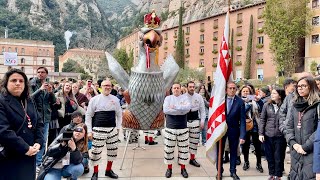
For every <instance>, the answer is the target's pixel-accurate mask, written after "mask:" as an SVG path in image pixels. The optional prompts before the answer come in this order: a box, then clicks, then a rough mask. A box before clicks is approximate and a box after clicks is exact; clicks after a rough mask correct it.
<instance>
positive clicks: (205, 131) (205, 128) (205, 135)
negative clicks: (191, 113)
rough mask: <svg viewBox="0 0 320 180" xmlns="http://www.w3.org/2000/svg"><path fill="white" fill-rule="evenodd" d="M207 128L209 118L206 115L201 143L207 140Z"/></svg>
mask: <svg viewBox="0 0 320 180" xmlns="http://www.w3.org/2000/svg"><path fill="white" fill-rule="evenodd" d="M207 129H208V118H207V117H206V119H205V121H204V127H203V129H202V130H201V143H202V144H204V143H206V142H207Z"/></svg>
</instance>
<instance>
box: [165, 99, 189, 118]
mask: <svg viewBox="0 0 320 180" xmlns="http://www.w3.org/2000/svg"><path fill="white" fill-rule="evenodd" d="M190 109H191V103H190V101H189V99H188V98H187V97H185V96H183V95H180V96H174V95H170V96H167V97H166V98H165V99H164V103H163V112H164V113H165V114H169V115H184V114H187V113H188V112H189V111H190Z"/></svg>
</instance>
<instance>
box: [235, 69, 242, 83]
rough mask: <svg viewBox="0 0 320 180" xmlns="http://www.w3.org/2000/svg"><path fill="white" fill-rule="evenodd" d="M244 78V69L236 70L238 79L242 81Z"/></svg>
mask: <svg viewBox="0 0 320 180" xmlns="http://www.w3.org/2000/svg"><path fill="white" fill-rule="evenodd" d="M241 79H242V70H236V81H241Z"/></svg>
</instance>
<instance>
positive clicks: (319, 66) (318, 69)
mask: <svg viewBox="0 0 320 180" xmlns="http://www.w3.org/2000/svg"><path fill="white" fill-rule="evenodd" d="M317 71H318V75H320V64H318V66H317Z"/></svg>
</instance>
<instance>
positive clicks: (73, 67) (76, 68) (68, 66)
mask: <svg viewBox="0 0 320 180" xmlns="http://www.w3.org/2000/svg"><path fill="white" fill-rule="evenodd" d="M62 72H74V73H81V75H80V76H81V79H83V80H86V79H92V76H90V75H89V74H88V73H87V72H86V71H85V70H84V69H83V67H81V66H80V65H79V64H78V63H77V62H76V61H75V60H72V59H68V60H67V62H66V63H64V64H63V68H62Z"/></svg>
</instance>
